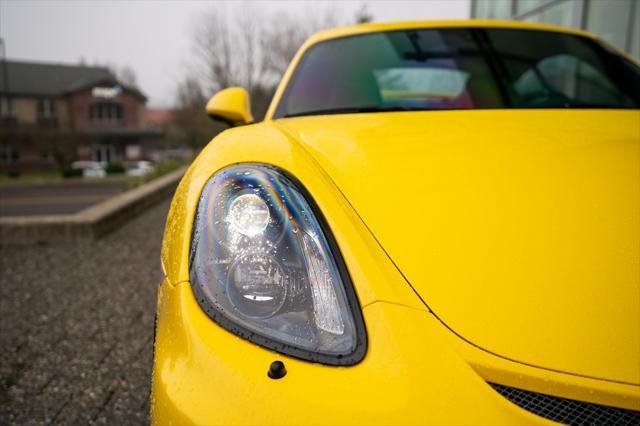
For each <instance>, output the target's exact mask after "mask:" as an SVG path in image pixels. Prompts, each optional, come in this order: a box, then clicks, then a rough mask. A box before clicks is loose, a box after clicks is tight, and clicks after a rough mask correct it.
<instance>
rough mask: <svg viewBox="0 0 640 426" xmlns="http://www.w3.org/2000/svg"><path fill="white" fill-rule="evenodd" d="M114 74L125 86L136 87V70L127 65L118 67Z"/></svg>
mask: <svg viewBox="0 0 640 426" xmlns="http://www.w3.org/2000/svg"><path fill="white" fill-rule="evenodd" d="M116 75H117V76H118V80H119V81H120V82H121V83H122V84H124V85H125V86H130V87H136V86H137V80H138V79H137V77H136V72H135V71H134V70H133V68H131V67H130V66H128V65H125V66H124V67H122V68H120V69H118V71H117V73H116Z"/></svg>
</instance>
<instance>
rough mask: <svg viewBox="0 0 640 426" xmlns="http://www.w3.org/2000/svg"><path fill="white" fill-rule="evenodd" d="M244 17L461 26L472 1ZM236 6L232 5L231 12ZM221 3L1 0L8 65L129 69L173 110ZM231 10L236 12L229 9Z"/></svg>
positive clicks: (156, 103)
mask: <svg viewBox="0 0 640 426" xmlns="http://www.w3.org/2000/svg"><path fill="white" fill-rule="evenodd" d="M245 3H250V7H249V10H252V11H256V12H255V13H271V14H277V11H279V10H288V11H290V12H292V13H297V14H300V16H303V15H304V14H305V13H313V11H318V10H320V9H322V8H333V9H334V13H335V15H336V16H337V17H338V18H340V19H341V20H343V21H345V22H350V21H352V20H353V17H354V16H355V14H356V11H357V10H359V9H360V8H361V7H362V4H363V3H366V4H367V9H368V11H369V13H370V14H372V15H373V17H374V20H375V21H395V20H423V19H424V20H426V19H464V18H468V17H469V8H470V6H469V0H422V1H417V0H416V1H365V2H363V1H335V2H327V1H325V2H319V1H313V2H311V1H308V2H304V1H256V2H247V1H245ZM231 6H233V5H231ZM216 7H229V4H227V5H225V4H224V3H223V2H219V1H168V0H165V1H151V0H147V1H128V2H125V1H116V0H111V1H54V0H45V1H35V0H19V1H16V0H0V37H2V39H4V40H5V44H6V56H7V58H9V59H22V60H30V61H47V62H57V63H78V62H79V61H80V60H81V59H84V61H85V62H86V63H88V64H91V65H93V64H101V65H105V64H112V65H115V66H117V67H123V66H130V67H131V68H133V70H134V71H135V73H136V75H137V80H138V85H139V86H140V88H141V89H142V91H143V92H145V93H146V94H147V95H148V96H149V105H150V106H152V107H168V106H171V104H172V103H173V99H174V95H175V89H176V84H177V81H179V80H180V79H181V75H182V74H183V73H184V72H185V70H186V69H187V65H188V64H189V55H190V52H191V40H190V36H191V27H192V26H193V24H194V22H195V21H196V20H197V17H198V16H199V15H200V14H201V13H202V11H205V10H207V9H210V8H216ZM231 9H233V7H231Z"/></svg>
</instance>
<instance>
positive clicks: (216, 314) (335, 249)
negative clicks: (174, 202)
mask: <svg viewBox="0 0 640 426" xmlns="http://www.w3.org/2000/svg"><path fill="white" fill-rule="evenodd" d="M238 165H242V166H248V167H262V168H269V169H272V170H274V171H275V172H276V173H278V174H280V175H281V176H283V177H284V178H285V179H288V180H289V182H290V183H291V185H292V186H293V188H294V189H296V190H297V191H299V192H300V194H301V195H302V196H303V197H304V198H305V200H306V201H307V203H308V205H309V207H310V208H311V211H312V213H313V215H314V216H315V218H316V220H317V221H318V224H319V225H320V229H321V230H322V232H323V234H324V237H325V240H326V241H327V244H328V245H329V249H330V252H331V255H332V256H333V259H334V262H335V264H336V267H337V269H338V273H339V275H340V278H341V280H342V283H343V285H344V290H345V294H346V299H347V303H348V306H349V309H350V311H351V314H352V315H353V320H354V325H355V337H356V341H355V348H354V350H353V351H352V352H351V353H349V354H345V355H342V354H340V355H330V354H324V353H318V352H313V351H310V350H306V349H302V348H299V347H296V346H292V345H291V344H289V343H285V342H279V341H276V340H274V339H272V338H270V337H266V336H263V335H261V334H259V333H256V332H254V331H252V330H249V329H248V328H246V327H243V326H242V325H239V324H237V323H236V322H234V321H232V320H230V319H229V318H227V317H226V316H225V315H224V314H223V313H221V312H220V311H219V310H218V309H217V308H216V307H215V306H214V305H213V304H212V302H211V301H210V300H209V299H208V297H207V296H206V295H205V294H204V292H203V290H202V289H201V287H200V286H199V285H198V283H197V282H195V281H196V280H195V279H194V276H193V275H192V274H191V270H192V267H193V241H194V239H193V238H194V232H195V224H197V223H198V214H199V213H198V212H199V208H198V206H199V205H200V200H199V201H198V206H196V215H195V217H194V220H193V223H192V229H191V240H190V249H189V253H190V255H189V271H190V275H191V277H190V283H191V289H192V291H193V293H194V296H195V298H196V301H197V302H198V305H199V306H200V308H201V309H202V310H203V311H204V312H205V313H206V314H207V316H208V317H209V318H211V319H212V320H213V321H214V322H216V323H217V324H218V325H220V326H221V327H222V328H224V329H226V330H227V331H230V332H231V333H233V334H235V335H237V336H239V337H241V338H243V339H245V340H248V341H250V342H252V343H255V344H257V345H260V346H263V347H265V348H267V349H271V350H273V351H275V352H278V353H281V354H283V355H289V356H292V357H295V358H299V359H302V360H305V361H311V362H317V363H320V364H326V365H335V366H350V365H355V364H358V363H359V362H361V361H362V360H363V359H364V357H365V355H366V352H367V332H366V326H365V322H364V318H363V316H362V309H361V306H360V302H359V300H358V297H357V295H356V292H355V289H354V287H353V281H352V280H351V276H350V274H349V270H348V269H347V266H346V263H345V262H344V258H343V257H342V253H341V251H340V248H339V246H338V243H337V242H336V240H335V237H334V236H333V232H331V228H330V227H329V225H328V223H327V220H326V218H325V216H324V214H323V213H322V211H321V210H320V208H319V207H318V205H317V204H316V202H315V200H314V198H313V197H312V196H311V193H310V192H309V191H308V190H307V188H306V187H305V186H304V185H303V184H302V182H300V180H298V179H297V178H296V177H295V176H293V175H292V174H290V173H288V172H286V171H284V170H282V169H280V168H278V167H275V166H272V165H269V164H264V163H235V164H232V165H229V166H227V167H234V166H238ZM227 167H225V168H223V169H220V170H218V171H216V172H215V173H214V174H213V175H212V176H210V177H209V179H212V178H213V176H215V175H216V174H217V173H219V172H221V171H222V170H224V169H226V168H227ZM203 188H204V187H203Z"/></svg>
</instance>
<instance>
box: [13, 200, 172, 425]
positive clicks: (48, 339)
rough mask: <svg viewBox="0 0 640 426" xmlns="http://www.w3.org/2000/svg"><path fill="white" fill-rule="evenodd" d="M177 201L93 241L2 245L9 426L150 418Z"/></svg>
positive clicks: (127, 421)
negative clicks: (159, 314) (166, 245)
mask: <svg viewBox="0 0 640 426" xmlns="http://www.w3.org/2000/svg"><path fill="white" fill-rule="evenodd" d="M168 207H169V201H168V200H167V201H165V202H163V203H162V204H159V205H157V206H156V207H154V208H152V209H150V210H149V211H147V212H145V213H144V214H143V215H141V216H139V217H138V218H136V219H134V220H132V221H130V222H128V223H127V224H126V225H124V226H123V227H122V228H120V229H119V230H117V231H115V232H113V233H112V234H110V235H108V236H106V237H104V238H102V239H101V240H99V241H96V242H94V243H91V244H88V245H85V246H84V247H82V246H76V245H73V246H62V245H58V246H44V247H42V246H15V247H8V248H2V249H0V424H2V425H5V424H20V425H22V424H119V425H123V424H127V425H128V424H144V423H147V422H148V412H149V403H148V400H149V384H150V373H151V361H152V351H153V321H154V315H155V295H156V287H157V285H158V283H159V281H160V279H161V269H160V260H159V256H160V244H161V237H162V229H163V226H164V222H165V217H166V214H167V211H168Z"/></svg>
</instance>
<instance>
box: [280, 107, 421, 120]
mask: <svg viewBox="0 0 640 426" xmlns="http://www.w3.org/2000/svg"><path fill="white" fill-rule="evenodd" d="M429 110H430V108H420V107H407V106H397V105H396V106H384V105H369V106H359V107H346V108H328V109H317V110H312V111H304V112H296V113H292V114H285V115H283V116H282V118H290V117H301V116H305V115H329V114H357V113H361V112H395V111H429Z"/></svg>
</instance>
